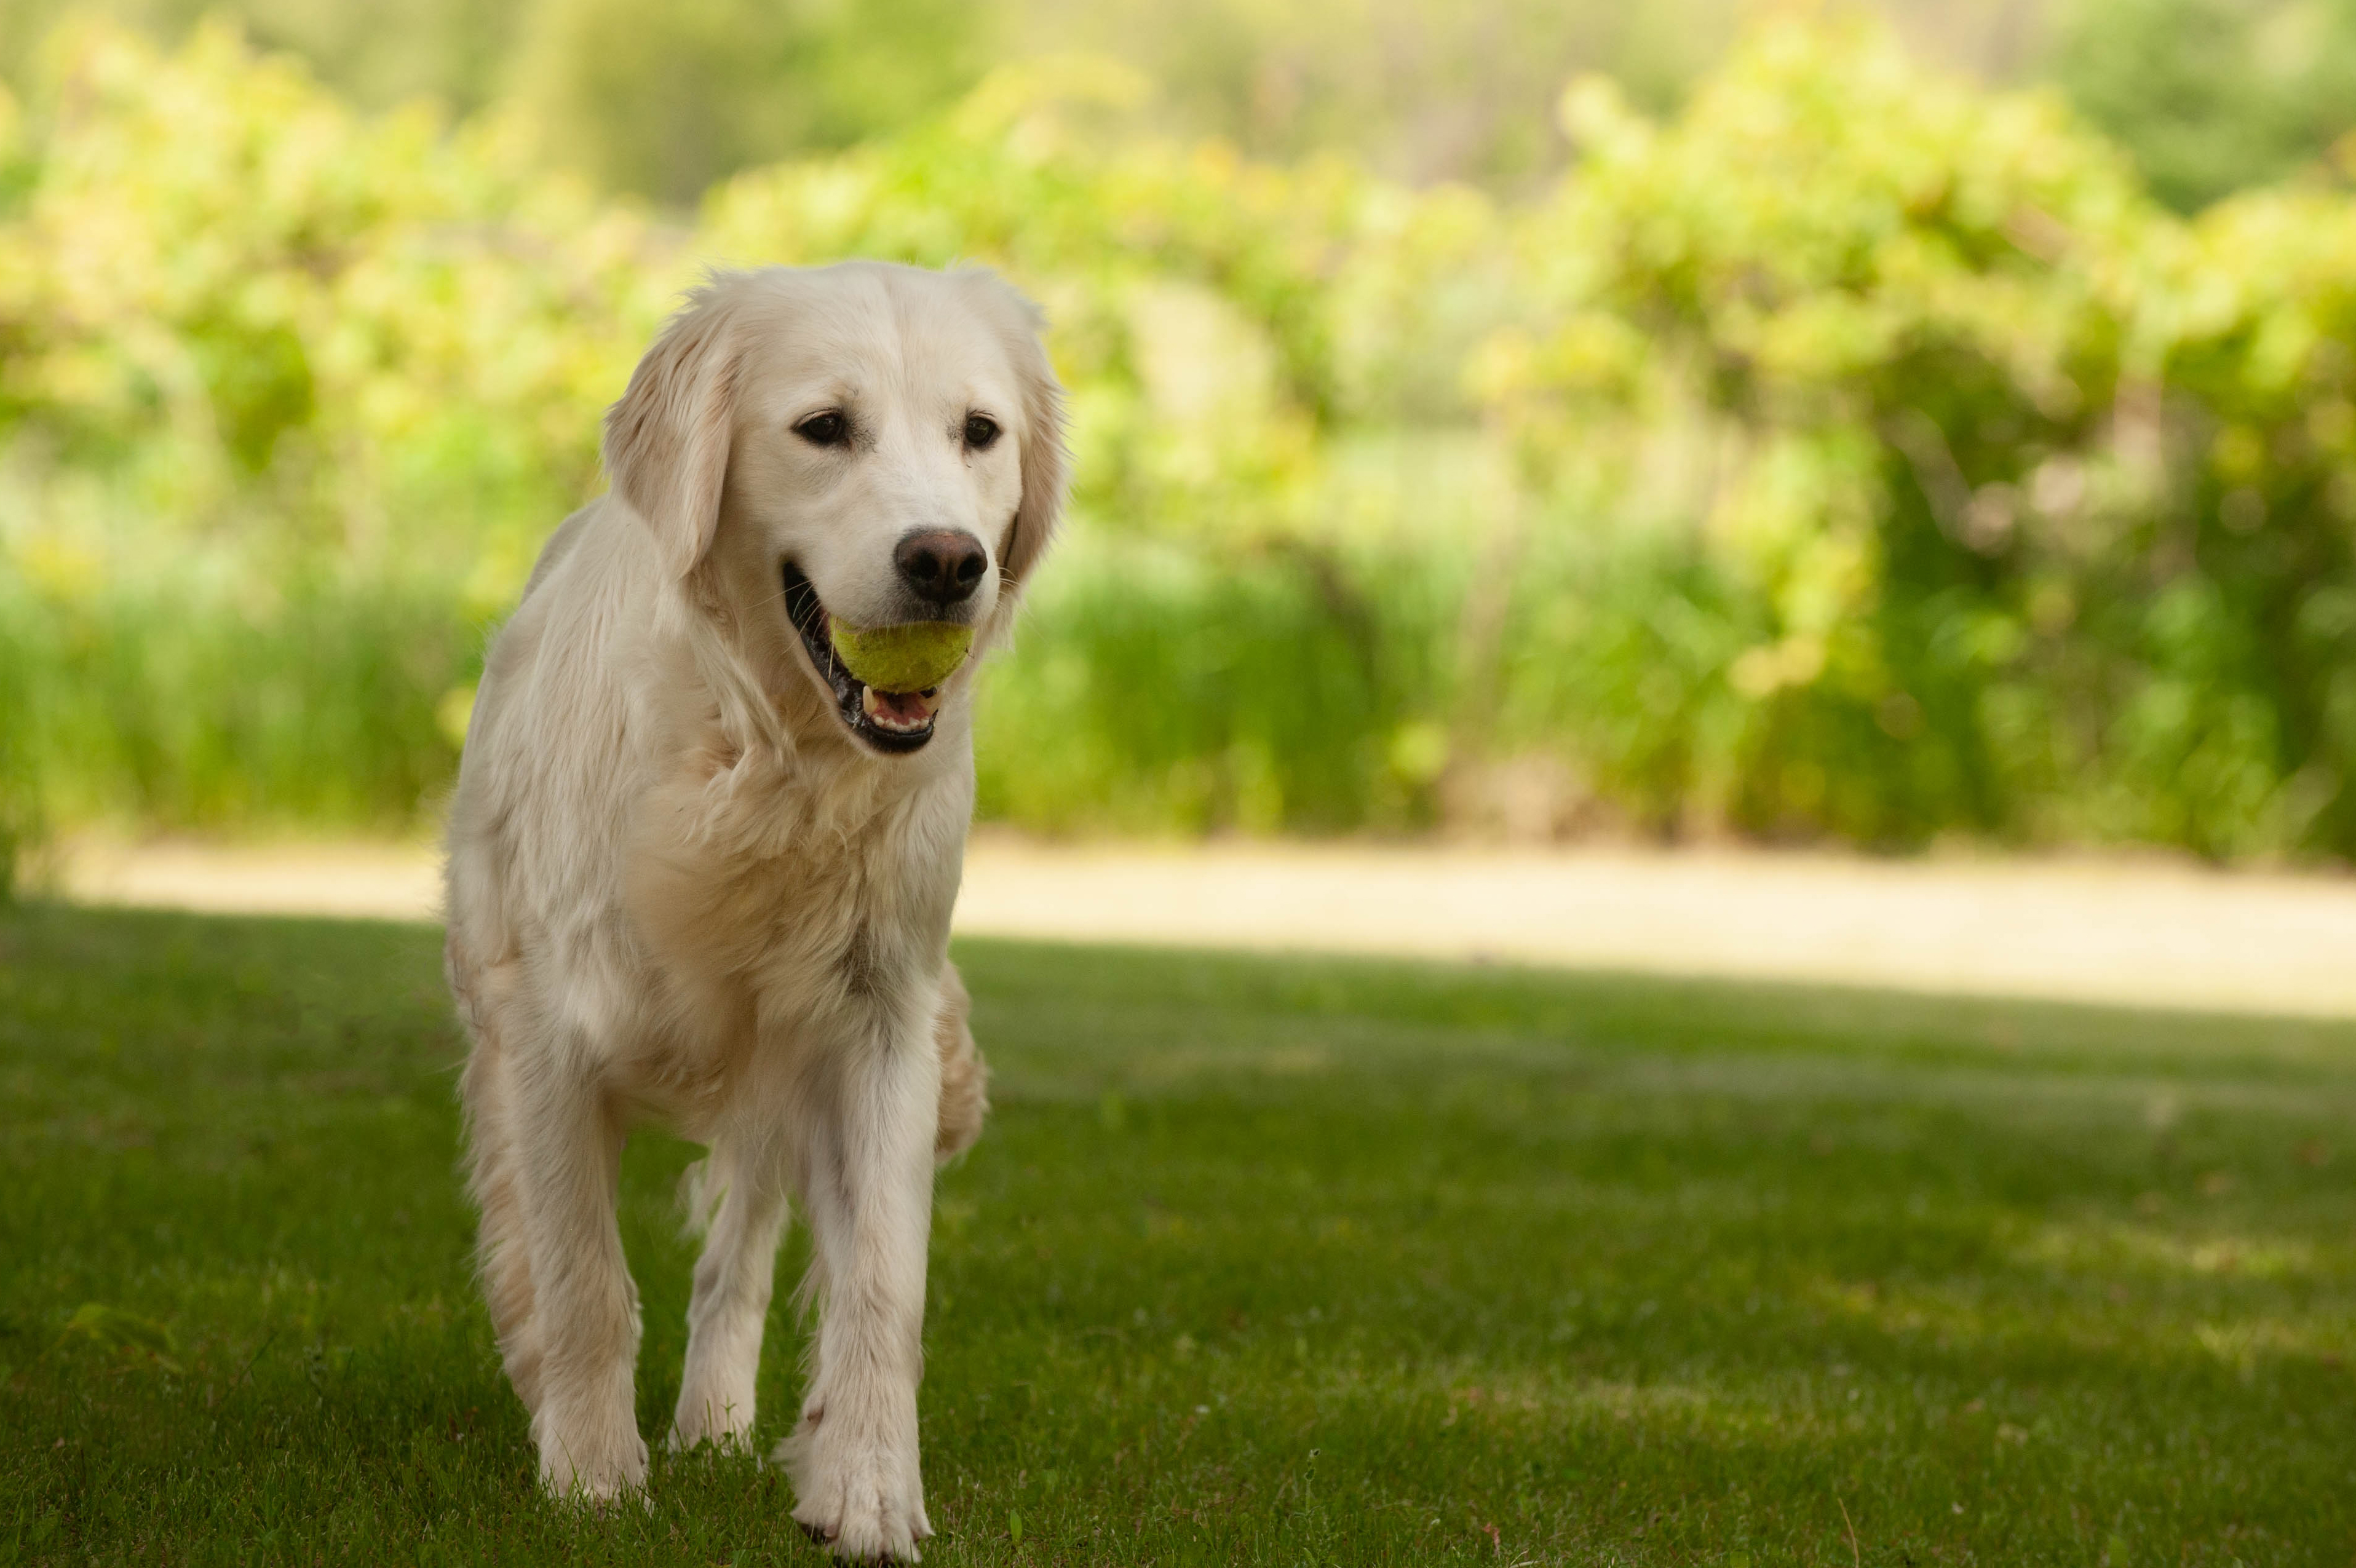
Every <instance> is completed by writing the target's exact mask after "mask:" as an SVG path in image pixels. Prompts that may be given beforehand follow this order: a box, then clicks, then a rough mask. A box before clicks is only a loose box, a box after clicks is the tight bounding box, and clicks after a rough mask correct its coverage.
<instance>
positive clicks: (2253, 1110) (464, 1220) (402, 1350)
mask: <svg viewBox="0 0 2356 1568" xmlns="http://www.w3.org/2000/svg"><path fill="white" fill-rule="evenodd" d="M436 946H437V938H436V934H435V933H433V932H432V931H430V930H427V929H424V928H417V927H399V926H381V925H364V924H334V923H293V922H266V921H207V920H198V919H192V918H182V917H173V916H163V915H140V914H123V913H96V912H74V911H65V910H59V909H49V908H41V907H30V908H21V909H18V910H16V911H15V912H10V913H9V914H7V915H5V917H0V1093H5V1095H6V1096H7V1102H6V1103H7V1106H8V1110H9V1115H8V1117H7V1118H6V1120H5V1124H0V1255H5V1257H6V1258H7V1259H8V1260H9V1262H10V1264H11V1265H12V1266H11V1268H10V1269H9V1270H8V1271H6V1272H5V1274H0V1435H5V1439H6V1441H5V1443H0V1561H5V1560H9V1559H8V1554H9V1553H12V1552H13V1554H14V1559H15V1560H19V1561H30V1562H56V1563H64V1562H69V1561H70V1562H74V1563H83V1562H88V1561H91V1560H93V1559H94V1560H96V1561H98V1562H101V1563H128V1562H132V1561H153V1560H155V1559H156V1558H158V1557H160V1558H162V1559H164V1560H166V1561H174V1562H178V1561H190V1562H220V1563H246V1562H264V1563H310V1562H314V1561H316V1560H320V1559H324V1560H326V1561H328V1562H343V1561H376V1560H382V1559H384V1558H385V1557H386V1556H387V1555H388V1554H392V1555H397V1556H399V1557H401V1558H402V1560H411V1559H414V1560H416V1561H421V1562H438V1561H445V1560H446V1561H450V1562H462V1563H471V1562H487V1561H492V1560H495V1559H496V1560H498V1561H502V1562H541V1561H548V1562H556V1561H563V1562H593V1563H594V1562H613V1563H638V1562H661V1563H710V1562H749V1563H761V1562H774V1563H784V1562H796V1561H800V1562H811V1561H815V1558H814V1556H813V1554H812V1553H811V1550H810V1548H809V1546H808V1545H807V1543H805V1542H804V1541H802V1540H801V1538H800V1536H799V1535H798V1533H797V1532H796V1531H794V1530H793V1528H792V1526H791V1524H790V1522H789V1520H788V1519H787V1512H788V1509H789V1508H790V1504H791V1499H790V1489H789V1488H788V1487H787V1485H786V1483H785V1482H784V1480H783V1479H782V1477H779V1476H778V1475H777V1473H776V1471H774V1470H773V1469H770V1468H768V1467H766V1466H763V1465H760V1464H758V1463H756V1462H755V1461H753V1460H751V1459H747V1458H743V1457H732V1456H717V1455H712V1454H709V1453H705V1454H698V1455H690V1456H659V1457H658V1458H657V1460H656V1466H655V1474H654V1484H653V1491H652V1496H651V1501H650V1505H649V1507H648V1509H646V1510H644V1511H642V1512H641V1511H638V1510H622V1511H621V1512H619V1513H616V1514H615V1515H611V1516H606V1517H603V1518H591V1519H583V1518H580V1517H577V1516H574V1515H572V1514H569V1513H567V1512H565V1511H563V1510H560V1509H553V1508H552V1507H550V1506H549V1505H547V1504H546V1503H545V1502H543V1501H542V1500H541V1499H540V1497H539V1496H538V1494H537V1492H536V1490H535V1489H534V1486H533V1483H532V1479H531V1477H532V1461H531V1456H530V1446H529V1444H528V1441H527V1437H526V1434H525V1431H524V1424H523V1421H522V1418H521V1413H520V1412H519V1409H518V1407H517V1406H516V1404H515V1402H514V1400H513V1397H512V1395H511V1394H510V1393H509V1392H508V1390H507V1388H506V1387H505V1385H504V1383H503V1382H502V1381H501V1380H500V1377H499V1374H498V1368H497V1363H496V1360H495V1357H494V1354H493V1351H492V1349H491V1345H490V1341H489V1335H488V1331H487V1328H486V1326H485V1324H484V1321H483V1317H482V1312H481V1309H480V1307H479V1305H478V1304H477V1298H476V1296H475V1293H474V1290H473V1287H472V1285H471V1282H470V1280H469V1278H468V1271H467V1264H466V1249H467V1240H468V1231H469V1217H468V1214H467V1212H466V1207H465V1204H464V1202H463V1201H462V1200H461V1197H460V1193H459V1187H458V1182H457V1179H456V1176H455V1155H456V1151H457V1131H456V1124H455V1109H454V1102H453V1094H452V1087H453V1086H452V1080H451V1069H452V1067H453V1065H454V1064H455V1061H456V1060H457V1058H458V1055H459V1050H460V1047H459V1042H458V1040H457V1037H456V1033H455V1029H453V1027H452V1025H451V1021H450V1017H449V1011H448V1007H447V1003H446V1001H445V1000H444V997H443V994H442V987H441V980H440V976H439V972H438V968H437V965H436V957H435V949H436ZM960 957H961V961H962V963H963V965H964V966H965V969H966V973H967V976H968V977H969V983H970V984H971V987H972V989H973V993H974V997H975V1005H976V1015H975V1017H976V1028H977V1029H978V1031H979V1032H980V1036H981V1038H982V1040H983V1042H984V1046H985V1049H986V1050H988V1051H990V1053H991V1056H992V1059H993V1061H994V1062H995V1064H996V1066H997V1068H998V1072H999V1076H998V1081H997V1089H996V1097H997V1101H998V1112H997V1115H996V1117H995V1119H994V1120H993V1122H992V1124H991V1131H990V1133H989V1135H988V1136H986V1137H985V1138H984V1140H983V1141H982V1143H981V1144H980V1147H977V1148H976V1149H975V1151H974V1152H973V1154H972V1155H971V1156H969V1157H968V1158H967V1159H966V1160H965V1161H964V1162H963V1163H961V1164H960V1165H958V1167H956V1168H953V1169H951V1170H950V1171H949V1172H948V1174H947V1175H946V1176H944V1177H943V1179H942V1181H941V1186H940V1196H939V1201H938V1204H937V1223H936V1226H935V1232H934V1245H933V1264H932V1276H931V1294H930V1303H929V1305H930V1311H929V1316H928V1319H927V1327H926V1339H927V1379H926V1387H925V1392H924V1406H923V1408H924V1419H925V1422H926V1445H927V1447H926V1480H927V1486H928V1488H929V1501H930V1507H931V1512H932V1517H933V1520H934V1521H935V1523H936V1524H937V1525H938V1526H939V1527H940V1528H941V1531H942V1535H941V1537H940V1538H939V1539H938V1540H937V1541H935V1542H933V1543H932V1544H931V1545H930V1546H929V1547H928V1548H927V1550H926V1561H927V1562H931V1563H1103V1562H1112V1563H1286V1564H1290V1563H1350V1564H1356V1563H1423V1562H1430V1561H1449V1560H1463V1561H1477V1562H1482V1563H1614V1562H1616V1563H1727V1564H1735V1563H1753V1564H1762V1565H1763V1564H1766V1563H1788V1562H1799V1563H1853V1562H1854V1563H1882V1564H1896V1563H1915V1564H1929V1563H2041V1562H2054V1563H2097V1562H2102V1561H2104V1560H2105V1558H2107V1560H2108V1561H2109V1562H2110V1563H2115V1564H2116V1563H2214V1564H2224V1563H2233V1562H2235V1561H2240V1562H2243V1563H2262V1562H2263V1563H2325V1562H2331V1563H2337V1562H2342V1561H2345V1560H2346V1558H2347V1557H2348V1556H2349V1554H2350V1552H2351V1549H2356V1499H2351V1492H2350V1490H2349V1488H2348V1487H2347V1486H2346V1479H2347V1466H2348V1457H2347V1456H2348V1455H2350V1454H2351V1453H2352V1452H2356V1375H2351V1371H2350V1358H2351V1355H2356V1332H2351V1326H2356V1248H2351V1242H2350V1240H2349V1238H2350V1237H2351V1235H2356V1194H2351V1192H2350V1191H2349V1190H2348V1189H2347V1184H2346V1182H2345V1180H2344V1170H2345V1161H2344V1159H2342V1158H2341V1157H2340V1155H2339V1154H2338V1152H2337V1151H2338V1150H2339V1149H2340V1148H2343V1147H2348V1146H2349V1144H2350V1141H2351V1140H2350V1137H2349V1135H2348V1134H2346V1132H2345V1131H2344V1129H2345V1128H2346V1127H2348V1126H2350V1125H2356V1026H2348V1025H2334V1024H2326V1023H2316V1022H2311V1021H2310V1022H2297V1021H2291V1020H2267V1021H2261V1020H2235V1019H2209V1018H2199V1017H2193V1016H2189V1015H2158V1014H2140V1015H2139V1014H2130V1013H2125V1012H2116V1011H2102V1010H2096V1009H2085V1008H2061V1007H2052V1006H2042V1005H2027V1004H2023V1005H2011V1004H2006V1003H2001V1002H1993V1001H1986V1000H1978V1001H1968V1002H1964V1001H1946V1000H1937V999H1922V998H1914V997H1897V996H1879V995H1874V994H1870V993H1864V992H1856V991H1833V990H1804V989H1779V988H1774V987H1741V986H1722V985H1702V984H1684V983H1677V982H1671V981H1664V980H1655V979H1632V978H1617V977H1611V976H1547V975H1541V974H1534V973H1526V972H1516V971H1509V970H1497V969H1484V970H1474V969H1465V968H1451V967H1447V966H1440V965H1390V964H1375V963H1364V962H1350V961H1341V960H1333V961H1320V960H1309V959H1288V960H1272V959H1261V958H1242V957H1219V956H1213V955H1187V954H1150V953H1140V952H1127V951H1120V950H1112V949H1080V948H1063V947H1052V946H1036V945H1021V944H969V945H968V946H966V947H964V948H962V949H961V950H960ZM2155 1105H2160V1106H2163V1107H2164V1108H2165V1114H2164V1115H2157V1114H2154V1109H2153V1107H2154V1106H2155ZM692 1155H693V1151H692V1150H691V1149H690V1148H688V1147H685V1146H683V1145H681V1144H679V1143H677V1142H674V1141H672V1140H669V1139H666V1138H662V1137H659V1136H642V1137H640V1138H637V1139H636V1140H634V1142H633V1145H632V1147H631V1148H630V1150H629V1153H628V1156H627V1157H626V1161H625V1170H624V1179H623V1191H622V1198H623V1202H622V1223H623V1232H624V1236H625V1240H626V1243H627V1245H628V1248H629V1251H630V1255H631V1259H632V1263H633V1265H634V1267H635V1269H636V1271H637V1276H638V1278H639V1281H640V1285H641V1289H642V1291H643V1294H644V1297H645V1310H646V1344H645V1350H644V1355H643V1359H642V1361H641V1366H640V1372H639V1416H640V1421H641V1424H642V1425H643V1426H644V1427H645V1428H646V1430H648V1432H649V1433H650V1434H651V1433H655V1432H658V1431H659V1423H660V1422H661V1421H662V1420H663V1418H664V1417H665V1416H666V1415H667V1413H668V1411H669V1405H670V1402H671V1400H672V1399H673V1398H674V1397H675V1395H676V1393H677V1379H678V1376H679V1362H680V1353H681V1351H682V1349H683V1348H684V1339H685V1328H684V1322H683V1315H684V1310H685V1305H686V1293H687V1289H688V1284H689V1268H690V1264H691V1255H692V1253H691V1245H690V1243H687V1242H686V1241H684V1240H683V1239H682V1238H681V1236H680V1212H679V1208H678V1204H677V1200H676V1197H675V1184H676V1180H677V1178H678V1176H679V1173H680V1169H681V1168H683V1167H684V1165H685V1164H686V1162H687V1161H688V1160H689V1159H690V1158H691V1157H692ZM802 1258H803V1254H802V1251H801V1248H800V1244H799V1243H798V1242H796V1243H793V1244H791V1245H789V1248H788V1255H787V1259H786V1261H785V1264H784V1265H783V1266H784V1267H785V1268H786V1269H787V1270H788V1271H791V1270H795V1269H798V1267H799V1266H800V1264H801V1262H802ZM769 1332H770V1353H769V1355H768V1357H767V1360H766V1371H765V1374H764V1377H763V1380H762V1383H761V1388H760V1398H761V1411H762V1431H763V1434H764V1441H765V1442H766V1437H767V1436H768V1435H774V1434H775V1433H776V1430H777V1428H778V1425H779V1422H780V1419H781V1417H783V1416H785V1415H787V1414H788V1413H790V1411H791V1409H792V1400H793V1397H794V1393H795V1390H796V1374H795V1371H794V1360H795V1356H794V1352H795V1350H796V1349H797V1348H798V1344H799V1342H800V1335H801V1328H800V1326H799V1325H798V1323H797V1322H796V1321H795V1320H794V1319H793V1318H792V1317H791V1315H790V1312H789V1310H788V1308H787V1307H786V1306H785V1305H784V1297H783V1296H782V1294H781V1296H780V1305H779V1307H778V1308H777V1311H776V1316H775V1317H773V1319H772V1322H771V1324H770V1330H769Z"/></svg>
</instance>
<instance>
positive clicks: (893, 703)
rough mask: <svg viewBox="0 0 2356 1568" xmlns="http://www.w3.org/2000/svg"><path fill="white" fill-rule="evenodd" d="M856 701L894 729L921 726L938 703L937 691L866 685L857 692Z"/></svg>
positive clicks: (931, 715)
mask: <svg viewBox="0 0 2356 1568" xmlns="http://www.w3.org/2000/svg"><path fill="white" fill-rule="evenodd" d="M859 705H860V706H861V707H862V708H863V709H866V710H867V716H868V717H869V718H870V719H873V720H875V721H876V722H877V723H879V724H883V725H884V726H886V727H888V728H890V729H894V730H918V729H922V728H923V727H924V726H925V725H926V724H927V723H929V722H930V721H931V720H932V717H933V713H934V711H935V710H936V709H938V708H939V707H940V698H939V696H938V695H937V693H934V692H926V691H878V690H876V689H875V688H873V687H872V686H871V687H868V688H865V689H864V690H862V692H861V693H860V694H859Z"/></svg>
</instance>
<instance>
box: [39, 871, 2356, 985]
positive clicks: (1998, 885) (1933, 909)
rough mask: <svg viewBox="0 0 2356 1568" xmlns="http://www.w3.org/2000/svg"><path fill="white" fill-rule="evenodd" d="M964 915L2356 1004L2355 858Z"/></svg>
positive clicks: (1180, 890) (1007, 876)
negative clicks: (2331, 865) (2334, 868)
mask: <svg viewBox="0 0 2356 1568" xmlns="http://www.w3.org/2000/svg"><path fill="white" fill-rule="evenodd" d="M57 883H58V886H59V890H60V891H63V892H64V893H65V894H66V895H67V896H69V897H71V898H75V899H79V900H82V901H91V902H104V903H128V904H146V905H161V906H169V907H176V908H183V909H197V910H209V911H218V912H278V913H301V914H337V915H374V916H383V917H389V918H393V919H402V920H431V919H433V918H434V917H435V911H436V905H437V902H438V899H439V889H438V886H437V875H436V868H435V863H434V852H433V851H432V850H431V849H430V848H400V847H385V846H370V845H342V846H304V847H299V848H238V849H230V848H200V847H193V846H172V845H164V846H150V847H143V848H122V847H107V846H101V845H91V844H85V845H80V846H77V847H74V848H70V850H68V851H67V852H66V853H65V854H64V855H63V856H62V857H61V859H60V863H59V872H58V876H57ZM958 930H959V931H961V932H964V933H969V934H973V935H984V934H987V935H1004V936H1028V937H1039V938H1048V939H1055V940H1069V941H1081V942H1125V943H1146V944H1175V945H1185V946H1201V947H1243V948H1258V949H1298V950H1317V951H1328V952H1348V953H1368V954H1393V955H1410V956H1430V957H1446V958H1485V959H1494V960H1503V961H1513V962H1521V963H1533V964H1547V965H1573V966H1579V967H1587V968H1608V969H1633V970H1643V971H1647V972H1652V973H1660V974H1692V975H1720V976H1743V977H1749V978H1757V979H1778V980H1797V981H1824V982H1833V983H1846V984H1857V985H1867V986H1888V987H1901V988H1905V989H1911V990H1922V991H1934V992H1969V993H1983V994H1991V993H1992V994H2004V995H2014V996H2030V997H2058V998H2066V999H2077V1000H2085V1001H2111V1002H2131V1003H2140V1004H2146V1005H2151V1006H2166V1007H2184V1008H2225V1009H2233V1010H2244V1011H2265V1012H2287V1013H2308V1014H2318V1015H2327V1016H2337V1017H2356V878H2350V877H2344V876H2341V877H2329V876H2285V875H2268V874H2255V873H2246V872H2244V873H2230V874H2229V873H2222V872H2212V871H2206V870H2201V869H2196V868H2191V867H2186V866H2179V865H2174V864H2168V863H2142V862H2110V861H2019V860H1991V861H1942V860H1930V861H1877V860H1864V859H1851V858H1847V857H1840V856H1832V855H1818V854H1789V853H1776V852H1762V851H1729V850H1707V851H1681V852H1676V853H1647V852H1642V851H1633V850H1610V849H1581V850H1562V851H1553V850H1549V851H1523V850H1467V849H1455V848H1374V847H1367V846H1361V845H1353V846H1336V847H1309V846H1287V845H1215V846H1210V847H1183V848H1181V847H1172V848H1141V847H1138V846H1133V845H1120V846H1082V847H1058V846H1044V845H1039V844H1033V843H1029V842H1026V841H1023V840H1020V839H1012V838H1003V837H988V836H985V837H981V838H980V839H979V840H978V841H977V842H976V844H975V846H974V848H973V851H972V853H971V855H970V857H969V861H968V865H967V872H966V882H965V892H964V896H963V897H962V899H961V900H960V901H959V903H958Z"/></svg>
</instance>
